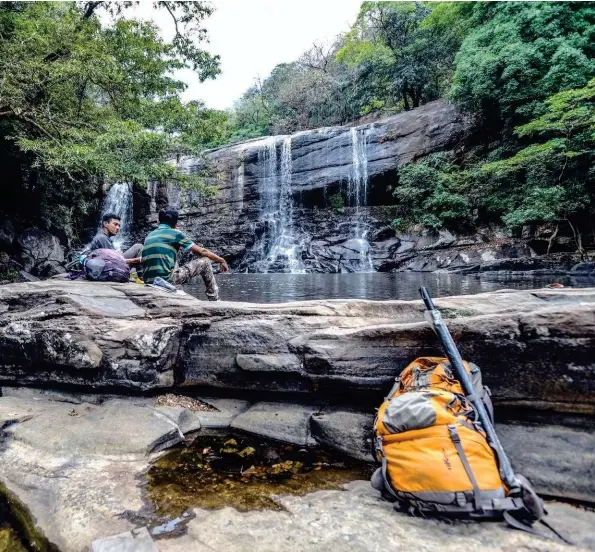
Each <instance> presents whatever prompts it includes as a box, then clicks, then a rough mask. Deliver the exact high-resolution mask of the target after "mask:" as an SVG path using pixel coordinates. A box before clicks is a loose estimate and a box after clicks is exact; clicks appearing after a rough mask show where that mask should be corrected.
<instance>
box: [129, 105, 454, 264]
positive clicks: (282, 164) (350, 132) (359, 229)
mask: <svg viewBox="0 0 595 552" xmlns="http://www.w3.org/2000/svg"><path fill="white" fill-rule="evenodd" d="M463 128H464V127H463V124H462V121H461V119H460V117H459V115H458V113H457V112H456V110H455V109H454V107H453V106H451V105H449V104H447V103H445V102H443V101H436V102H432V103H429V104H426V105H424V106H422V107H420V108H418V109H415V110H413V111H408V112H403V113H400V114H398V115H395V116H393V117H390V118H387V119H384V120H382V121H378V122H374V123H370V124H367V125H363V126H360V127H357V128H350V127H328V128H320V129H316V130H311V131H304V132H299V133H297V134H294V135H292V136H274V137H266V138H262V139H256V140H251V141H248V142H243V143H241V144H236V145H232V146H226V147H222V148H219V149H216V150H212V151H210V152H208V153H207V154H206V156H205V158H204V159H195V158H182V159H180V160H179V165H180V167H181V168H183V169H185V170H186V171H188V172H198V171H202V170H207V171H208V173H209V174H210V175H211V176H210V177H207V179H206V180H207V183H209V184H211V185H214V186H215V187H216V188H217V194H216V195H215V197H212V198H203V197H201V195H200V194H198V193H196V192H181V191H180V190H179V189H175V188H172V187H169V188H168V187H166V186H162V185H160V184H159V183H152V184H151V185H149V196H150V198H146V199H145V202H144V204H143V202H142V201H141V200H138V201H137V212H138V213H141V214H142V217H141V220H139V219H138V218H137V220H139V226H138V230H140V232H139V235H140V234H142V232H144V231H145V229H146V225H145V223H146V221H147V218H146V213H147V212H151V209H150V207H149V208H147V205H149V206H152V208H153V213H154V210H155V209H158V208H159V207H162V206H164V205H166V204H173V205H175V206H178V207H180V208H181V210H182V213H183V216H184V225H185V230H186V231H187V232H188V233H189V234H191V235H192V236H193V238H195V239H196V240H197V241H198V242H200V243H203V244H204V245H205V246H206V247H209V248H213V249H215V250H217V251H220V252H221V253H222V254H223V255H224V256H225V257H226V258H228V259H229V261H230V262H231V266H232V268H234V269H239V270H249V271H251V272H253V271H257V272H259V271H260V272H262V271H272V272H287V271H290V270H291V269H292V268H293V269H294V270H295V269H296V267H297V268H298V269H299V270H306V271H313V272H352V271H357V270H372V269H375V270H378V269H383V267H382V261H381V259H382V252H381V250H382V249H383V248H384V249H386V248H387V245H388V247H390V244H383V245H380V246H378V247H376V250H375V253H374V258H373V259H372V258H371V255H370V254H371V251H370V249H369V245H368V242H370V241H374V239H373V235H374V234H375V233H376V232H377V231H378V230H379V229H381V228H384V227H386V225H387V224H388V223H390V221H391V220H392V217H391V212H390V209H388V210H387V209H383V208H381V206H382V205H387V204H391V203H393V200H392V198H391V189H392V188H391V186H392V185H394V183H395V182H396V179H397V173H398V167H399V166H400V165H402V164H403V163H407V162H410V161H413V160H415V159H418V158H421V157H424V156H426V155H428V154H430V153H432V152H436V151H441V150H444V149H447V148H451V147H454V146H455V145H456V143H457V142H458V141H459V140H460V138H461V136H462V133H463ZM339 194H340V195H341V198H342V199H341V200H340V201H342V202H343V203H342V204H340V205H336V206H335V207H334V208H331V206H330V200H329V198H330V197H331V196H333V195H335V196H337V197H338V196H339ZM341 205H342V206H341ZM151 217H153V218H151ZM148 220H149V221H151V220H154V214H153V215H149V217H148ZM393 235H394V233H393ZM390 253H392V252H390ZM362 259H363V264H364V266H362ZM292 262H293V264H292Z"/></svg>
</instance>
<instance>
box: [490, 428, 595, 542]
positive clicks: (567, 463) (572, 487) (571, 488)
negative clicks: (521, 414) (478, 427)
mask: <svg viewBox="0 0 595 552" xmlns="http://www.w3.org/2000/svg"><path fill="white" fill-rule="evenodd" d="M497 429H498V435H499V437H500V440H501V441H502V443H503V445H504V447H505V449H506V450H507V451H508V454H509V455H510V457H511V461H512V463H513V467H514V469H515V470H517V471H518V472H519V473H522V474H523V475H525V476H526V477H527V478H529V480H530V481H531V482H532V483H533V485H534V486H535V489H536V490H537V491H538V492H539V493H543V494H547V495H551V496H564V497H566V498H571V499H574V500H579V501H588V502H595V432H593V426H592V425H591V426H590V427H585V428H573V427H564V426H560V425H528V424H523V425H518V424H517V425H512V424H499V425H498V427H497ZM594 537H595V533H594Z"/></svg>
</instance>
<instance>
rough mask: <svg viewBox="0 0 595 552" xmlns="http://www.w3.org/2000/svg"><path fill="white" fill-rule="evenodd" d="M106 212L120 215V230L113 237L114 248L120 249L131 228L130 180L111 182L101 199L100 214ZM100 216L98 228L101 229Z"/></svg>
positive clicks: (127, 238)
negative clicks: (103, 197)
mask: <svg viewBox="0 0 595 552" xmlns="http://www.w3.org/2000/svg"><path fill="white" fill-rule="evenodd" d="M106 213H115V214H116V215H118V216H119V217H120V232H119V233H118V235H117V236H116V237H115V238H114V239H113V243H114V246H115V247H116V249H119V250H122V248H123V246H124V244H125V243H126V242H127V241H128V240H129V238H130V232H131V229H132V184H131V183H130V182H116V183H114V184H112V186H111V187H110V189H109V190H108V192H107V195H106V196H105V199H104V200H103V206H102V208H101V216H102V217H103V215H105V214H106ZM101 227H102V224H101V218H100V219H99V228H98V231H99V230H101Z"/></svg>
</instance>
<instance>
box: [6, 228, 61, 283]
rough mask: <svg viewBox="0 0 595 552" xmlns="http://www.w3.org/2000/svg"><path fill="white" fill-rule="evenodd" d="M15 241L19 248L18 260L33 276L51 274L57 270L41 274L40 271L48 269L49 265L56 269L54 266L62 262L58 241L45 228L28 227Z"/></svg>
mask: <svg viewBox="0 0 595 552" xmlns="http://www.w3.org/2000/svg"><path fill="white" fill-rule="evenodd" d="M15 241H16V244H17V247H18V248H19V250H20V261H21V263H22V265H23V267H24V269H25V270H26V271H28V272H31V273H32V274H33V275H34V276H42V275H43V276H52V275H53V274H56V273H57V272H53V273H52V274H49V273H43V274H42V272H48V271H50V268H49V267H53V268H54V270H57V269H56V268H55V267H56V266H59V264H60V263H63V262H64V250H63V248H62V246H61V245H60V241H59V240H58V238H57V237H56V236H53V235H52V234H50V233H49V232H46V231H45V230H40V229H39V228H28V229H27V230H25V231H24V232H23V233H22V234H21V235H19V236H18V237H17V238H16V240H15ZM48 263H49V264H48ZM44 267H45V268H44ZM38 272H39V273H38Z"/></svg>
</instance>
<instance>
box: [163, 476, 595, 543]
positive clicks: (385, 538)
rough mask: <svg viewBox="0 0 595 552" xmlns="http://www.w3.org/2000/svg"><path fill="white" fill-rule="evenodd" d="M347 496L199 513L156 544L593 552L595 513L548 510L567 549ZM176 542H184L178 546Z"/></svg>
mask: <svg viewBox="0 0 595 552" xmlns="http://www.w3.org/2000/svg"><path fill="white" fill-rule="evenodd" d="M345 488H346V490H343V491H318V492H315V493H311V494H308V495H305V496H285V497H279V498H278V503H279V505H280V506H282V507H283V511H281V512H276V511H259V512H247V513H240V512H238V511H236V510H234V509H232V508H224V509H222V510H215V511H207V510H195V514H196V517H195V518H194V519H193V520H192V521H190V523H189V524H188V534H187V535H186V536H184V537H182V538H181V539H172V540H162V541H159V548H160V550H161V552H178V551H179V550H183V549H184V548H181V547H180V545H183V546H185V550H188V551H193V550H197V551H200V552H202V551H203V550H217V551H226V552H243V551H245V550H254V551H255V552H278V551H279V550H288V551H289V550H291V551H293V550H296V551H297V550H299V551H300V552H345V551H350V552H351V551H353V552H356V551H357V552H368V551H370V550H375V551H391V552H392V551H395V550H402V551H411V550H424V551H428V552H460V551H461V550H473V551H475V550H477V551H480V550H481V551H484V550H487V551H493V552H496V551H499V552H510V551H512V550H539V551H540V552H558V551H560V552H561V551H566V550H567V551H569V552H570V551H572V550H589V549H591V550H595V529H593V528H594V527H595V513H593V512H589V511H585V510H581V509H578V508H575V507H573V506H569V505H565V504H555V503H554V504H549V505H548V509H549V510H550V516H549V520H550V522H551V523H552V524H554V525H555V526H556V528H559V529H560V531H562V532H563V533H564V534H566V535H572V538H574V539H575V541H577V543H578V544H579V546H578V547H571V546H567V545H564V544H562V543H560V542H559V541H556V540H545V539H541V538H539V537H535V536H533V535H530V534H528V533H523V532H521V531H516V530H512V529H508V528H507V527H506V526H505V524H504V523H502V522H493V523H492V522H484V523H454V524H446V523H443V522H438V521H435V520H431V519H422V518H415V517H410V516H408V515H406V514H402V513H397V512H395V511H394V510H393V508H392V505H391V504H390V503H388V502H385V501H384V500H382V499H381V498H380V495H379V493H378V492H377V491H375V490H373V489H372V488H371V487H370V485H369V483H367V482H364V481H356V482H353V483H350V484H348V485H346V487H345ZM177 541H179V542H177Z"/></svg>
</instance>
